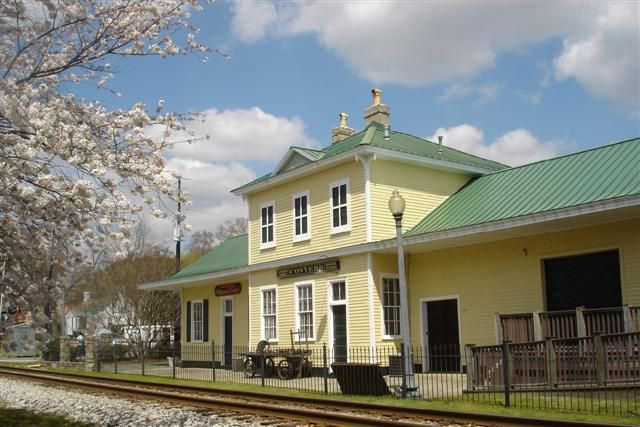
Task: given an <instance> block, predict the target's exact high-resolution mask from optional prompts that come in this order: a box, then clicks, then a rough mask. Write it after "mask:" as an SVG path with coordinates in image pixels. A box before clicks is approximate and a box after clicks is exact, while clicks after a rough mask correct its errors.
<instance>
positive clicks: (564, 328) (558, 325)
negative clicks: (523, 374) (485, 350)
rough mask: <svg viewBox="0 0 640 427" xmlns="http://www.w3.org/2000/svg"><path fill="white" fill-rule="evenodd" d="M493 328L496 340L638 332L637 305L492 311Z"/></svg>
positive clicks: (518, 340) (526, 339) (639, 308)
mask: <svg viewBox="0 0 640 427" xmlns="http://www.w3.org/2000/svg"><path fill="white" fill-rule="evenodd" d="M496 331H497V333H496V338H497V342H498V343H500V342H502V341H503V340H508V341H511V342H513V343H525V342H532V341H541V340H543V339H545V338H580V337H588V336H593V335H595V334H596V333H597V332H600V333H602V334H618V333H625V332H640V306H633V307H631V306H623V307H613V308H598V309H584V308H582V307H578V308H576V309H575V310H565V311H548V312H534V313H516V314H496Z"/></svg>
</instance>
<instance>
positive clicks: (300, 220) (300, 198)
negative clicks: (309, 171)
mask: <svg viewBox="0 0 640 427" xmlns="http://www.w3.org/2000/svg"><path fill="white" fill-rule="evenodd" d="M308 239H309V193H308V192H304V193H298V194H295V195H294V196H293V240H294V241H296V242H299V241H302V240H308Z"/></svg>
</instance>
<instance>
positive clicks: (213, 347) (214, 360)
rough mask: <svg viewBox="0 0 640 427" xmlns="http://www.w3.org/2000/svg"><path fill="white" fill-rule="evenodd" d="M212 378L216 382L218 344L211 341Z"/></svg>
mask: <svg viewBox="0 0 640 427" xmlns="http://www.w3.org/2000/svg"><path fill="white" fill-rule="evenodd" d="M211 377H212V379H213V381H215V380H216V342H215V340H211Z"/></svg>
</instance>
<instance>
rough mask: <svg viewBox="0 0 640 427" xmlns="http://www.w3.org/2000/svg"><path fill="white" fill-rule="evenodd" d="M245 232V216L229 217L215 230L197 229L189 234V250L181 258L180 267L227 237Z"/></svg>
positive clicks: (186, 264)
mask: <svg viewBox="0 0 640 427" xmlns="http://www.w3.org/2000/svg"><path fill="white" fill-rule="evenodd" d="M246 232H247V219H246V218H231V219H228V220H226V221H225V222H224V223H222V224H220V225H218V227H216V229H215V231H207V230H198V231H195V232H194V233H193V234H191V239H190V243H189V252H188V253H187V254H186V255H185V256H184V257H183V258H182V261H181V266H182V268H184V267H186V266H188V265H189V264H191V263H192V262H194V261H195V260H197V259H198V258H200V257H201V256H202V255H203V254H205V253H206V252H208V251H210V250H211V249H213V248H215V247H216V246H218V245H219V244H220V243H222V242H223V241H225V240H226V239H228V238H229V237H233V236H238V235H240V234H245V233H246Z"/></svg>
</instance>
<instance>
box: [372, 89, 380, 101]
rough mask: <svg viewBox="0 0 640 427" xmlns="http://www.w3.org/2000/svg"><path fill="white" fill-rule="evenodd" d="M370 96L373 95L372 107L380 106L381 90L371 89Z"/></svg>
mask: <svg viewBox="0 0 640 427" xmlns="http://www.w3.org/2000/svg"><path fill="white" fill-rule="evenodd" d="M371 95H373V105H380V104H381V95H382V89H378V88H373V89H371Z"/></svg>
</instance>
